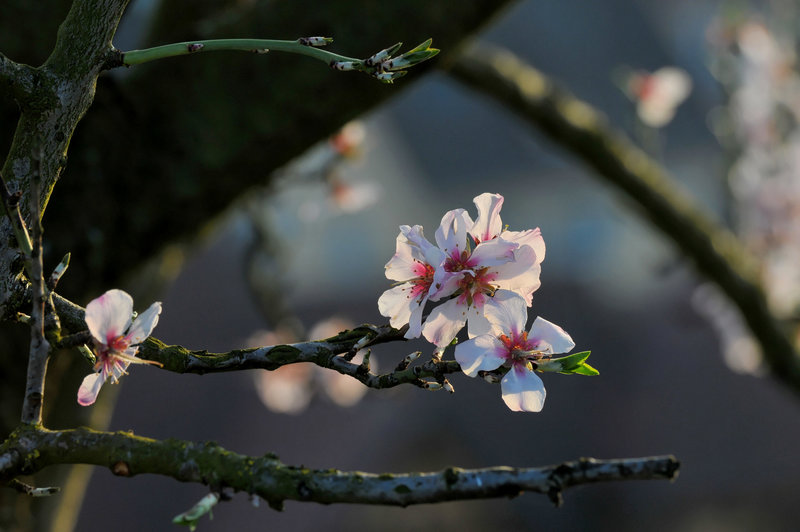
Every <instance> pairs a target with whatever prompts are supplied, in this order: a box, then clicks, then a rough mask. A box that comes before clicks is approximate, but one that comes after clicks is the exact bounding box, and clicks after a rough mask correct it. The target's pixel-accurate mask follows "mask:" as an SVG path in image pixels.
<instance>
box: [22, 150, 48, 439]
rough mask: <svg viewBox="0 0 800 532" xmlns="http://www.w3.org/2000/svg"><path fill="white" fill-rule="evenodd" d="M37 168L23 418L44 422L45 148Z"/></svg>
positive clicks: (28, 260)
mask: <svg viewBox="0 0 800 532" xmlns="http://www.w3.org/2000/svg"><path fill="white" fill-rule="evenodd" d="M34 160H35V162H36V163H37V164H36V168H35V169H34V171H33V173H32V179H31V181H32V183H31V184H32V194H30V196H28V198H29V199H30V202H31V206H30V208H31V213H32V214H33V247H32V250H31V252H30V254H29V255H28V256H27V257H26V262H27V263H28V268H27V270H28V271H29V272H30V277H31V279H30V280H31V285H32V289H33V310H32V311H31V324H30V326H31V345H30V353H29V355H28V373H27V380H26V384H25V398H24V400H23V403H22V422H23V423H28V424H33V425H40V424H41V423H42V401H43V400H44V379H45V375H46V373H47V361H48V358H49V356H50V343H49V342H48V341H47V339H46V338H45V337H44V321H45V284H44V273H43V266H42V217H41V212H40V209H39V187H40V185H41V173H40V172H41V152H39V153H38V154H37V155H36V156H35V157H34Z"/></svg>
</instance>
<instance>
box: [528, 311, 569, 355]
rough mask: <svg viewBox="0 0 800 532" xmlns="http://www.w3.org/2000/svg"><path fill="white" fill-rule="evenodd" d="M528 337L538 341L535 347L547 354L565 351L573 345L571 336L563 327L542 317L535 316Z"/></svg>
mask: <svg viewBox="0 0 800 532" xmlns="http://www.w3.org/2000/svg"><path fill="white" fill-rule="evenodd" d="M528 339H529V340H533V341H538V342H539V345H538V346H537V348H536V349H537V350H540V351H542V352H544V353H547V354H556V353H567V352H569V351H572V348H574V347H575V342H573V341H572V337H571V336H570V335H569V334H567V332H566V331H565V330H564V329H562V328H561V327H559V326H558V325H556V324H554V323H551V322H549V321H547V320H546V319H544V318H538V317H537V318H536V320H535V321H534V322H533V325H532V326H531V331H530V334H528Z"/></svg>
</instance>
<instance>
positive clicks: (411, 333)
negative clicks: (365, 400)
mask: <svg viewBox="0 0 800 532" xmlns="http://www.w3.org/2000/svg"><path fill="white" fill-rule="evenodd" d="M427 301H428V298H427V297H425V298H423V299H422V300H421V301H420V302H419V304H414V305H411V316H409V318H408V331H406V334H404V335H403V336H404V337H405V338H407V339H409V340H411V339H412V338H419V335H420V334H422V311H423V310H424V308H425V303H426V302H427ZM392 327H394V325H392ZM396 328H397V327H395V329H396ZM351 380H352V379H351ZM356 382H358V381H356Z"/></svg>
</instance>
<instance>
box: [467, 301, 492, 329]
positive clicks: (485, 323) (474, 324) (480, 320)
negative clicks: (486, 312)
mask: <svg viewBox="0 0 800 532" xmlns="http://www.w3.org/2000/svg"><path fill="white" fill-rule="evenodd" d="M489 299H491V298H489ZM484 308H485V305H484V306H482V307H481V308H480V309H478V308H476V307H475V306H474V305H473V306H472V307H470V308H469V310H468V311H467V334H468V335H469V337H470V338H475V337H476V336H480V335H482V334H489V333H490V332H492V324H491V323H489V320H487V319H486V318H485V317H484V316H483V309H484Z"/></svg>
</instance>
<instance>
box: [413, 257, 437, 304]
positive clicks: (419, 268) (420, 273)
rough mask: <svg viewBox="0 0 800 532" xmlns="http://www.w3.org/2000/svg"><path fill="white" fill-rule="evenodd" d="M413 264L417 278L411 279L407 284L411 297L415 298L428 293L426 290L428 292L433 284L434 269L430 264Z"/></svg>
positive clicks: (418, 262)
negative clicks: (408, 284) (409, 286)
mask: <svg viewBox="0 0 800 532" xmlns="http://www.w3.org/2000/svg"><path fill="white" fill-rule="evenodd" d="M415 262H416V264H415V265H414V267H413V268H414V273H415V274H416V275H417V277H415V278H414V279H411V280H410V281H409V282H410V283H411V296H412V297H415V298H417V297H420V296H424V295H425V294H427V293H428V290H430V288H431V284H433V273H434V271H435V269H434V267H433V266H431V265H430V264H426V263H424V262H420V261H415Z"/></svg>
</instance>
